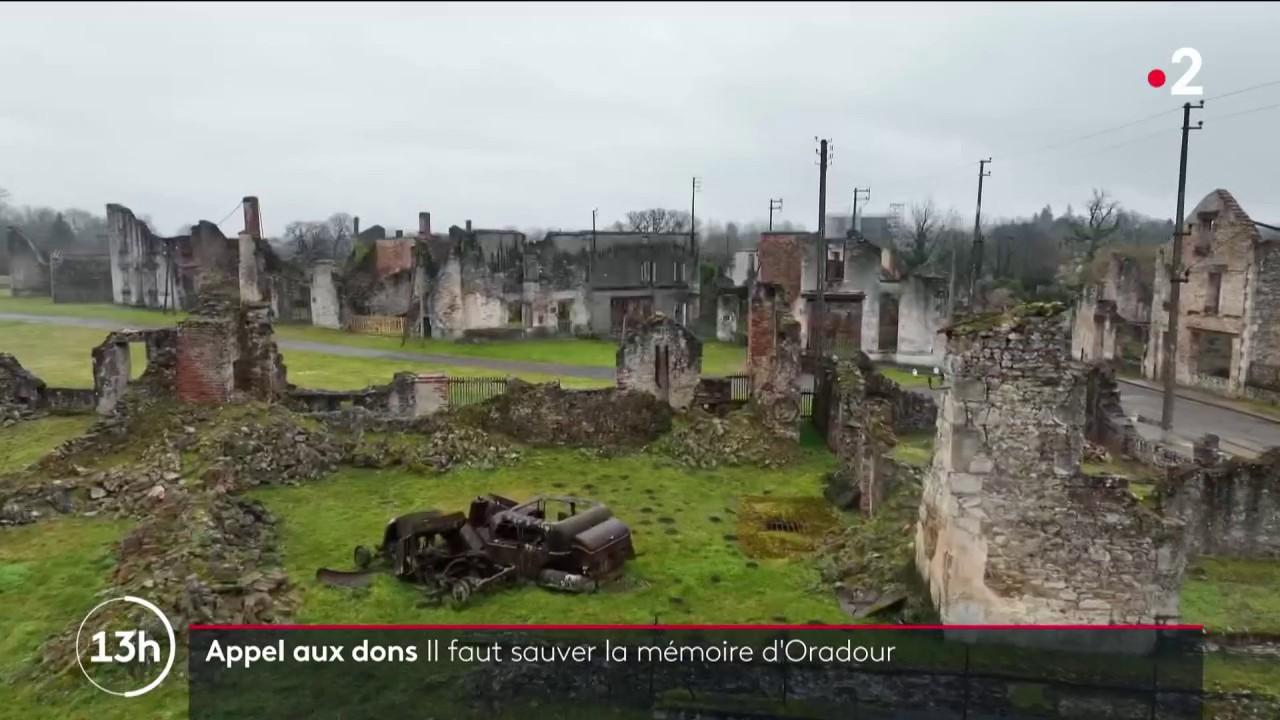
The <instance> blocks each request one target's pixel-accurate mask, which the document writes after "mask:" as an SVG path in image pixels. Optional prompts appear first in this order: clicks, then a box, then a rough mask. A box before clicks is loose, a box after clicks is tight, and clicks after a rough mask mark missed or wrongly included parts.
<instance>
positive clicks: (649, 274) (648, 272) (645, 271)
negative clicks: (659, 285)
mask: <svg viewBox="0 0 1280 720" xmlns="http://www.w3.org/2000/svg"><path fill="white" fill-rule="evenodd" d="M653 270H654V264H653V261H652V260H641V261H640V282H653V281H654V277H653Z"/></svg>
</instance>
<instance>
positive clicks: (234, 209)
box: [216, 200, 244, 227]
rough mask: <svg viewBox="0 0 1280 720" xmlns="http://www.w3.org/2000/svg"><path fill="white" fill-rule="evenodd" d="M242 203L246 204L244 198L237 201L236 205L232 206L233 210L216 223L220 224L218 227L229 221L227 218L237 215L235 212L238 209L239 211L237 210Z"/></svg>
mask: <svg viewBox="0 0 1280 720" xmlns="http://www.w3.org/2000/svg"><path fill="white" fill-rule="evenodd" d="M242 205H244V201H243V200H241V201H240V202H238V203H236V206H235V207H233V208H231V212H229V213H227V215H226V217H224V218H222V219H221V220H219V221H218V222H217V223H216V224H217V225H218V227H222V223H224V222H226V221H227V220H228V219H229V218H230V217H231V216H232V215H235V214H236V211H237V210H239V209H240V207H241V206H242Z"/></svg>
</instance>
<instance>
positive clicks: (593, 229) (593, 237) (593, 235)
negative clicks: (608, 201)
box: [587, 208, 600, 283]
mask: <svg viewBox="0 0 1280 720" xmlns="http://www.w3.org/2000/svg"><path fill="white" fill-rule="evenodd" d="M598 212H600V208H591V255H589V256H588V257H587V282H588V283H589V282H591V264H592V263H594V262H595V259H596V213H598Z"/></svg>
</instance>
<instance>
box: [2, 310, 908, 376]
mask: <svg viewBox="0 0 1280 720" xmlns="http://www.w3.org/2000/svg"><path fill="white" fill-rule="evenodd" d="M0 307H3V306H0ZM876 370H879V371H880V374H881V375H884V376H885V377H887V378H889V379H890V380H892V381H894V382H896V383H898V384H899V385H901V386H902V387H904V388H925V389H928V387H929V373H928V372H926V371H925V370H923V369H922V370H920V371H919V373H918V374H914V375H913V374H912V371H911V370H909V369H907V368H900V367H897V366H894V365H879V366H877V367H876Z"/></svg>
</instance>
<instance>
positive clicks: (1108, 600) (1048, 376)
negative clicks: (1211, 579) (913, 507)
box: [916, 304, 1186, 624]
mask: <svg viewBox="0 0 1280 720" xmlns="http://www.w3.org/2000/svg"><path fill="white" fill-rule="evenodd" d="M947 334H948V359H947V380H948V383H949V385H950V387H949V388H948V389H947V390H946V393H945V396H944V400H943V404H942V409H941V414H940V416H939V419H938V429H937V439H936V441H935V444H934V458H933V466H932V468H931V469H930V472H929V474H928V476H927V477H926V480H925V487H924V494H923V497H922V499H921V505H920V517H919V523H918V525H917V532H916V565H917V568H918V570H919V572H920V574H921V575H922V576H923V578H924V580H925V582H926V583H927V584H928V586H929V591H930V595H931V597H932V599H933V602H934V604H935V605H936V607H937V608H938V610H939V613H940V615H941V617H942V620H943V622H945V623H948V624H951V623H1089V624H1105V623H1150V622H1155V621H1158V620H1164V619H1167V618H1171V617H1176V616H1177V614H1178V588H1179V586H1180V585H1181V577H1182V572H1183V569H1184V566H1185V564H1186V558H1185V553H1184V551H1183V549H1182V548H1181V537H1180V535H1181V533H1180V529H1181V528H1180V524H1179V523H1176V522H1171V521H1167V520H1164V519H1162V518H1159V517H1157V516H1155V515H1154V514H1153V513H1151V512H1150V511H1148V510H1146V509H1145V508H1142V507H1141V506H1140V505H1139V504H1138V502H1137V500H1136V499H1135V498H1134V497H1133V495H1132V494H1131V493H1130V492H1128V490H1127V485H1126V482H1125V481H1124V480H1122V479H1115V478H1091V477H1086V476H1084V475H1082V473H1081V472H1080V461H1081V457H1082V452H1083V442H1084V426H1085V400H1086V383H1085V372H1084V368H1083V366H1082V365H1080V364H1078V363H1076V362H1073V361H1072V360H1071V357H1070V337H1069V334H1068V330H1067V327H1066V325H1065V323H1064V316H1063V313H1062V308H1061V306H1058V305H1056V304H1033V305H1028V306H1024V307H1021V308H1015V309H1014V310H1011V311H1009V312H1007V313H1002V314H997V315H987V316H981V317H977V318H973V319H971V320H969V321H967V322H962V323H959V324H957V325H954V326H952V327H951V328H949V329H948V331H947Z"/></svg>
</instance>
